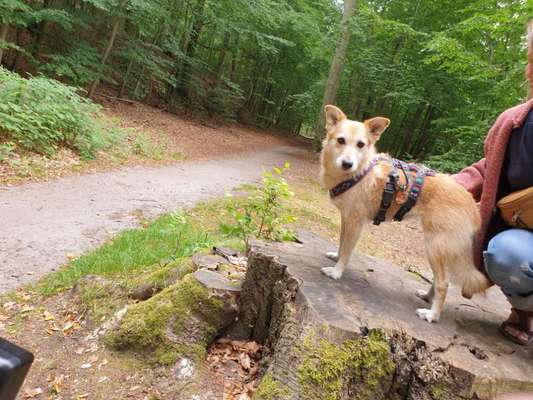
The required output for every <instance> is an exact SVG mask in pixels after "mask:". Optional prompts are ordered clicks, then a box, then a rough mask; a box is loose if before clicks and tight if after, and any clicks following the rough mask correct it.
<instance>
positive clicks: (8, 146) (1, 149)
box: [0, 142, 15, 161]
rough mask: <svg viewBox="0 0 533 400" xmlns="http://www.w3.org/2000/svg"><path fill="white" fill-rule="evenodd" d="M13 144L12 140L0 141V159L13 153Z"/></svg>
mask: <svg viewBox="0 0 533 400" xmlns="http://www.w3.org/2000/svg"><path fill="white" fill-rule="evenodd" d="M14 151H15V144H14V143H13V142H6V143H0V161H5V160H7V159H9V157H10V156H11V155H13V153H14Z"/></svg>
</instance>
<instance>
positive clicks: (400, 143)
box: [0, 0, 533, 171]
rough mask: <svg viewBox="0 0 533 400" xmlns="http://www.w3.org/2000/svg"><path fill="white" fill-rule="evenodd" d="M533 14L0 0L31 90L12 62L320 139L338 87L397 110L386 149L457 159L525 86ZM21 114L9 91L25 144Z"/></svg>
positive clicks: (377, 6)
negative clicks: (326, 107) (323, 113)
mask: <svg viewBox="0 0 533 400" xmlns="http://www.w3.org/2000/svg"><path fill="white" fill-rule="evenodd" d="M532 15H533V2H532V1H531V0H438V1H437V0H424V1H423V0H358V1H354V0H347V1H346V2H344V3H342V2H339V1H336V0H275V1H274V0H150V1H146V0H40V1H21V0H0V65H3V66H4V67H5V69H4V70H3V71H4V72H3V73H2V74H0V80H2V81H3V82H4V83H5V82H6V81H9V80H17V82H19V85H18V86H17V88H18V89H17V92H16V93H17V95H18V96H21V93H22V89H20V87H22V86H24V85H22V86H21V85H20V82H21V80H20V78H19V77H18V75H20V76H22V77H25V78H28V77H31V76H40V74H42V76H43V77H46V79H47V80H48V81H47V82H46V84H44V83H43V82H42V81H41V82H40V83H39V85H40V86H38V87H39V89H37V90H35V92H39V91H44V92H47V91H48V90H52V91H53V90H57V87H56V86H54V85H55V84H53V83H52V84H51V85H52V86H46V85H50V82H49V80H50V79H57V80H59V81H61V82H63V83H65V84H68V85H71V86H73V87H77V88H82V89H84V90H85V92H82V95H83V96H88V97H94V96H95V94H96V93H98V92H103V91H105V93H107V95H111V96H115V97H121V98H129V99H133V100H135V101H139V102H145V103H147V104H151V105H156V106H158V107H162V108H165V109H167V110H174V109H175V110H177V109H182V108H184V107H185V108H187V109H192V110H196V111H199V112H202V113H206V114H208V115H210V116H215V117H217V118H224V119H229V120H240V121H243V122H245V123H249V124H254V125H257V126H260V127H265V128H269V129H276V130H279V131H281V132H285V133H286V134H288V135H304V136H307V137H311V138H313V139H314V140H315V142H316V143H319V142H320V139H321V137H322V135H323V129H322V127H321V122H320V110H321V107H322V105H323V103H324V102H325V101H327V102H332V103H335V104H337V105H338V106H340V107H341V108H342V109H343V110H345V112H346V113H347V114H348V115H349V116H350V117H352V118H353V119H359V120H363V119H365V118H368V117H371V116H377V115H383V116H387V117H389V118H390V119H391V120H392V125H391V127H390V128H389V130H387V132H386V134H385V135H384V137H383V138H382V140H381V143H380V150H382V151H387V152H390V153H391V154H393V155H394V156H397V157H402V158H405V159H417V160H422V161H426V162H428V163H429V164H431V165H432V166H434V167H436V168H439V169H442V170H445V171H454V170H457V169H459V168H461V167H463V166H464V165H466V164H469V163H471V162H472V161H476V160H477V159H479V158H480V157H481V156H482V149H483V139H484V137H485V135H486V133H487V130H488V128H489V127H490V125H491V123H492V122H493V121H494V119H495V118H496V116H497V115H498V114H499V113H500V112H502V111H503V110H504V109H506V108H508V107H510V106H513V105H515V104H518V103H520V102H522V101H523V100H524V99H525V98H526V96H527V89H528V85H527V84H526V79H525V77H524V68H525V65H526V62H527V58H526V41H525V39H524V34H525V31H526V25H527V21H528V19H529V18H530V17H531V16H532ZM7 70H10V71H12V72H14V73H17V74H18V75H14V74H11V73H9V72H7ZM0 72H2V70H1V69H0ZM48 78H50V79H48ZM34 79H35V78H34ZM43 79H44V78H43ZM25 81H27V80H25ZM34 89H35V88H34ZM5 92H6V91H5V90H4V93H5ZM65 93H67V92H64V95H66V96H67V97H71V98H74V97H72V96H73V95H72V94H68V93H67V94H65ZM69 93H70V92H69ZM6 96H7V95H6ZM10 96H13V93H11V94H10ZM76 99H77V100H76V101H78V102H80V104H81V103H84V101H85V100H83V99H78V98H77V97H76ZM4 104H6V102H4ZM83 106H84V107H85V105H83ZM17 107H19V106H17ZM14 115H20V111H17V108H16V107H15V108H9V109H8V108H7V106H4V108H1V107H0V121H1V122H0V131H4V132H7V134H5V133H4V134H3V135H0V141H4V142H5V141H9V143H11V141H15V142H16V143H17V144H19V145H20V144H21V143H22V145H24V139H21V136H20V135H19V136H17V135H15V134H11V135H9V132H10V130H11V131H13V130H15V128H16V129H19V130H20V129H22V128H20V127H19V126H18V125H17V126H15V125H16V124H20V121H15V120H14V119H13V118H14V117H13V116H14ZM11 117H13V118H11ZM76 129H77V128H76ZM60 130H61V129H60ZM21 132H23V134H24V135H25V136H24V137H26V138H27V136H28V135H27V134H26V133H24V129H22V130H21ZM36 135H37V133H36ZM67 139H68V138H67ZM67 139H65V138H59V139H57V140H58V141H61V140H67ZM32 140H33V139H32ZM46 140H47V137H45V138H44V139H43V143H44V142H46ZM17 141H18V142H17ZM32 146H33V145H29V147H32ZM43 146H44V147H43ZM41 147H43V148H42V149H41ZM45 147H46V143H44V144H43V145H42V146H41V145H39V146H33V148H32V150H37V151H39V150H43V151H46V149H45ZM78 147H79V148H80V149H82V151H86V152H87V155H88V156H90V154H91V151H90V148H89V149H88V150H87V149H84V147H83V146H81V145H79V146H78ZM86 147H87V146H86Z"/></svg>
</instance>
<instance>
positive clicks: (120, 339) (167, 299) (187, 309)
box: [106, 275, 223, 364]
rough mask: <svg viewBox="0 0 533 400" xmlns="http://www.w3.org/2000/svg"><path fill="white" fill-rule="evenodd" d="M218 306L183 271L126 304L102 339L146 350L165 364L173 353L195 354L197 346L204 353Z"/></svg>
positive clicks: (215, 321) (113, 344)
mask: <svg viewBox="0 0 533 400" xmlns="http://www.w3.org/2000/svg"><path fill="white" fill-rule="evenodd" d="M222 307H223V304H222V301H221V300H220V299H217V298H215V297H211V296H210V294H209V291H208V290H207V289H206V288H205V287H204V286H202V285H201V284H200V283H199V282H198V281H196V280H195V279H194V277H193V276H192V275H186V276H185V277H184V278H183V279H182V280H181V281H180V282H178V283H177V284H175V285H173V286H170V287H168V288H167V289H165V290H163V291H162V292H160V293H158V294H157V295H155V296H153V297H152V298H150V299H149V300H146V301H144V302H141V303H137V304H134V305H132V306H130V307H129V308H128V312H127V313H126V315H125V316H124V318H123V319H122V321H121V323H120V327H119V328H118V329H117V330H116V331H112V332H110V333H108V335H107V336H106V343H107V344H109V345H111V346H113V347H115V348H118V349H136V350H150V352H151V353H152V354H153V355H154V358H155V359H156V361H160V362H162V363H165V364H166V363H168V362H170V360H171V359H172V358H173V357H177V354H187V355H190V356H194V357H197V356H199V355H200V353H201V351H200V350H199V348H198V347H200V348H202V349H204V353H202V354H205V347H206V346H207V345H208V344H209V342H210V341H211V340H212V338H213V335H214V334H215V333H216V330H217V328H218V325H219V323H220V321H219V318H220V317H219V314H220V313H219V312H220V310H221V309H222ZM165 352H168V353H169V354H168V355H164V353H165ZM172 353H174V354H172Z"/></svg>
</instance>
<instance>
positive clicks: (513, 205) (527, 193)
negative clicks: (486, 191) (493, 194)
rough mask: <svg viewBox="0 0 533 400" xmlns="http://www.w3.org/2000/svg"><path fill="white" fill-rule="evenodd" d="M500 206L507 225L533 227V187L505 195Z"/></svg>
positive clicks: (499, 203)
mask: <svg viewBox="0 0 533 400" xmlns="http://www.w3.org/2000/svg"><path fill="white" fill-rule="evenodd" d="M498 208H499V209H500V212H501V215H502V217H503V220H504V221H505V223H506V224H507V225H511V226H514V227H517V228H525V229H533V187H530V188H527V189H523V190H519V191H518V192H513V193H511V194H510V195H508V196H505V197H504V198H503V199H501V200H500V201H498Z"/></svg>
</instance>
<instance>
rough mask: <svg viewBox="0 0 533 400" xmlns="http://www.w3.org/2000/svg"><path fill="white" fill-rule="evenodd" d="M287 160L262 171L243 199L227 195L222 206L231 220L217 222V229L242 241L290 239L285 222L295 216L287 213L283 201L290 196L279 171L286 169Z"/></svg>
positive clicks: (282, 171)
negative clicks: (224, 205) (279, 166)
mask: <svg viewBox="0 0 533 400" xmlns="http://www.w3.org/2000/svg"><path fill="white" fill-rule="evenodd" d="M289 167H290V165H289V163H288V162H286V163H285V165H284V166H283V167H282V168H277V167H276V168H274V171H273V172H265V173H264V174H263V179H262V182H261V185H259V186H257V187H253V188H252V189H251V193H250V194H249V195H248V196H247V197H246V198H244V199H243V198H239V197H235V196H233V195H232V194H228V202H227V206H226V209H227V211H228V213H229V215H230V216H231V218H232V220H233V221H232V222H231V223H221V224H220V228H221V230H222V232H223V233H225V234H226V235H228V236H238V237H240V238H242V239H243V240H244V241H245V242H246V243H247V242H248V239H249V237H250V236H255V237H257V238H263V239H269V240H294V233H293V232H292V231H291V230H290V229H288V228H287V224H290V223H292V222H294V220H295V217H294V216H293V215H291V214H289V213H288V212H287V211H286V209H285V207H284V201H286V200H288V199H290V198H291V197H292V196H294V194H293V192H291V191H290V189H289V185H288V184H287V181H286V180H285V179H284V178H283V176H282V175H283V173H284V172H285V171H287V170H288V169H289Z"/></svg>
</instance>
